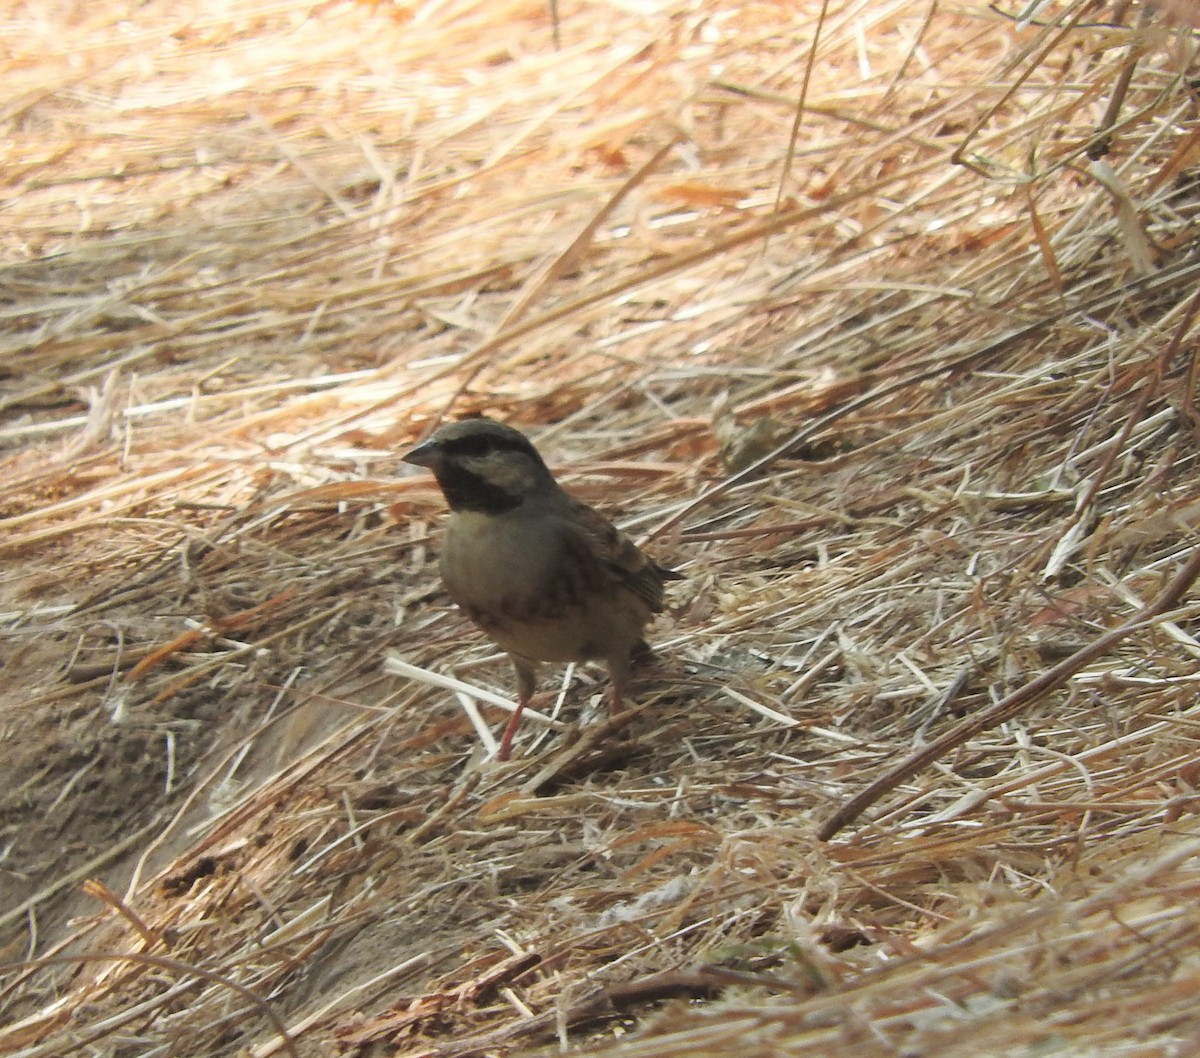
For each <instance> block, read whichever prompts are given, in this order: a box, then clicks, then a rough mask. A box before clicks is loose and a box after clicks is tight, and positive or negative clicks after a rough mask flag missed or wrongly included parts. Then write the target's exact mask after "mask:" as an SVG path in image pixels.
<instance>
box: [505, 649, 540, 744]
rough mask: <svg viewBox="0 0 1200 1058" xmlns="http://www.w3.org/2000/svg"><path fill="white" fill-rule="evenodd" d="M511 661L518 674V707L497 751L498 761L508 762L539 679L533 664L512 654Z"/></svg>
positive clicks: (510, 719)
mask: <svg viewBox="0 0 1200 1058" xmlns="http://www.w3.org/2000/svg"><path fill="white" fill-rule="evenodd" d="M509 659H510V660H511V661H512V663H513V668H514V669H515V670H516V673H517V707H516V709H514V710H513V715H512V716H510V717H509V718H508V723H507V724H505V725H504V734H503V735H501V736H500V748H499V749H498V750H497V751H496V759H497V760H508V758H509V755H510V754H511V753H512V740H513V735H515V734H516V733H517V727H518V726H519V725H520V723H521V714H522V713H523V712H525V706H527V705H528V704H529V699H530V698H532V697H533V689H534V687H535V685H536V679H537V677H536V666H535V664H534V663H533V662H527V661H525V660H524V659H523V658H520V659H518V658H516V657H514V656H513V655H512V654H509Z"/></svg>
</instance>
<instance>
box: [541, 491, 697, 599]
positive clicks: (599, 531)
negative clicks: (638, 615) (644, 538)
mask: <svg viewBox="0 0 1200 1058" xmlns="http://www.w3.org/2000/svg"><path fill="white" fill-rule="evenodd" d="M570 504H571V507H570V510H569V511H568V512H566V517H565V518H564V524H565V526H566V527H567V532H568V539H567V540H566V541H565V543H566V546H567V547H568V549H570V550H575V548H572V547H571V541H570V534H571V533H572V532H574V533H577V534H578V535H579V540H578V545H579V550H581V551H586V552H588V553H590V555H591V556H593V558H594V561H595V565H596V570H595V572H596V575H598V576H601V577H603V578H604V579H606V580H609V581H610V582H614V581H615V582H616V583H618V584H620V585H622V586H623V587H625V588H627V589H629V591H631V592H633V594H634V595H636V596H637V597H638V598H639V599H641V600H642V602H644V603H645V604H646V606H647V607H648V608H649V610H650V612H651V613H661V612H662V608H663V584H664V583H665V582H666V581H668V580H681V579H682V578H683V574H681V573H677V572H676V571H675V570H673V569H667V568H666V567H665V566H660V565H659V564H658V563H657V562H655V561H654V559H652V558H650V557H649V556H648V555H646V554H644V553H643V552H642V550H641V548H639V547H638V546H637V544H635V543H634V542H633V541H632V540H630V539H629V537H627V536H626V535H625V534H624V533H622V532H621V531H620V530H619V529H618V528H617V527H616V526H615V525H613V523H612V522H610V521H609V520H608V519H607V518H605V517H604V515H602V514H601V513H600V512H599V511H597V510H595V509H594V508H592V507H589V506H588V505H587V504H586V503H584V502H583V501H582V500H576V499H574V498H571V500H570Z"/></svg>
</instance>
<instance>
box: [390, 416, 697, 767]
mask: <svg viewBox="0 0 1200 1058" xmlns="http://www.w3.org/2000/svg"><path fill="white" fill-rule="evenodd" d="M403 459H404V460H405V462H408V463H412V464H414V465H416V466H419V467H425V468H427V469H429V470H431V471H433V475H434V477H435V478H436V479H437V483H438V486H439V487H440V488H441V491H442V495H443V496H444V497H445V499H446V504H447V506H448V507H449V508H450V515H449V518H448V519H447V522H446V528H445V534H444V537H443V540H442V545H441V555H440V559H439V566H440V569H441V575H442V582H443V584H444V585H445V588H446V591H447V593H448V594H449V596H450V598H451V599H452V600H453V601H454V602H455V603H457V604H458V606H459V608H460V609H461V610H462V611H463V612H464V613H465V614H466V615H467V617H469V618H470V620H471V621H472V622H473V623H474V624H475V625H477V626H478V627H479V628H480V629H481V630H482V631H483V632H484V633H485V634H486V635H487V636H488V637H489V638H490V639H491V640H492V641H493V642H494V643H495V644H496V645H497V646H499V647H500V648H501V649H502V650H503V651H504V652H505V653H506V654H508V657H509V659H510V661H511V662H512V666H513V669H514V670H515V672H516V683H517V706H516V709H515V711H514V712H513V714H512V716H511V718H510V719H509V721H508V724H507V726H506V727H505V728H504V733H503V735H502V736H501V738H500V746H499V749H498V751H497V754H496V758H497V760H500V761H506V760H508V759H509V755H510V753H511V750H512V740H513V736H514V735H515V734H516V731H517V727H518V725H519V724H520V721H521V714H522V712H523V711H524V710H525V707H526V706H527V705H528V704H529V700H530V698H532V697H533V693H534V690H535V688H536V686H537V670H538V666H539V665H540V664H541V663H543V662H566V661H594V660H599V661H603V662H604V663H605V664H606V665H607V668H608V673H609V679H610V682H611V689H610V699H609V706H610V711H611V713H612V715H614V716H615V715H617V714H618V713H620V711H621V706H622V702H623V699H624V695H625V688H626V685H627V682H628V679H629V674H630V670H631V667H632V663H633V661H634V659H635V658H638V657H640V656H642V655H643V654H650V653H651V651H650V647H649V646H648V645H647V643H646V640H645V638H644V635H643V633H644V631H645V628H646V625H647V624H649V622H650V620H651V619H652V618H653V616H654V615H655V614H657V613H661V612H662V610H663V604H664V585H665V584H666V582H667V581H672V580H681V579H683V574H681V573H679V572H678V571H676V570H673V569H668V568H667V567H666V566H663V565H660V564H659V563H658V562H656V561H655V560H654V559H653V558H650V557H649V556H648V555H646V554H644V553H643V552H642V550H641V549H640V548H639V547H638V546H637V545H636V544H635V543H634V542H633V541H632V540H631V539H630V538H629V537H628V536H626V535H625V534H624V533H622V532H621V531H620V530H619V529H617V527H616V526H615V525H613V523H612V522H611V521H609V519H608V518H606V517H605V516H604V515H603V514H601V513H600V512H599V511H597V510H596V509H595V508H593V507H590V506H588V504H586V503H584V502H583V501H582V500H579V499H576V498H575V497H574V496H572V495H571V494H570V493H568V492H567V491H566V490H564V489H563V488H562V487H561V486H560V485H559V484H558V482H557V481H556V480H555V478H554V475H553V474H552V473H551V472H550V470H549V468H548V467H547V466H546V464H545V462H544V460H543V459H542V457H541V456H540V455H539V454H538V451H537V449H536V448H535V447H534V446H533V444H532V443H531V442H530V440H529V438H528V437H526V436H525V435H524V434H523V433H521V432H520V431H519V430H517V429H514V428H513V427H511V426H507V425H505V424H504V423H501V422H498V421H496V420H493V419H488V418H472V419H464V420H461V421H459V422H453V423H449V424H447V425H445V426H442V427H440V428H439V429H438V430H436V431H435V432H434V433H433V435H432V436H431V437H429V439H428V440H426V441H425V442H424V443H422V444H419V445H418V446H417V447H416V448H414V449H413V450H412V451H410V452H408V453H407V454H406V455H405V456H403Z"/></svg>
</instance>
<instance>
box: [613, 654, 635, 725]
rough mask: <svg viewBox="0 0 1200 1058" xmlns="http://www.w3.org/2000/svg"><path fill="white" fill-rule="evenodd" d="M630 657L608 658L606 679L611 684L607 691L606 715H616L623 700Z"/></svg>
mask: <svg viewBox="0 0 1200 1058" xmlns="http://www.w3.org/2000/svg"><path fill="white" fill-rule="evenodd" d="M631 668H632V659H631V658H628V657H615V658H610V659H609V662H608V679H609V682H610V683H611V684H612V687H610V688H609V692H608V695H609V696H608V715H609V716H616V715H617V714H618V713H620V711H621V706H622V705H623V704H624V702H625V685H626V684H627V683H628V682H629V671H630V669H631Z"/></svg>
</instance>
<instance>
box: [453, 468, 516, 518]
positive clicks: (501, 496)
mask: <svg viewBox="0 0 1200 1058" xmlns="http://www.w3.org/2000/svg"><path fill="white" fill-rule="evenodd" d="M437 483H438V485H439V486H441V490H442V493H443V495H444V496H445V497H446V503H447V504H449V505H450V510H452V511H478V512H479V513H480V514H503V513H504V512H505V511H511V510H515V509H516V508H517V507H520V506H521V504H522V503H524V502H525V501H524V500H523V499H522V498H521V497H520V496H517V495H515V494H513V493H511V492H509V491H508V490H507V489H502V488H500V487H499V486H498V485H494V484H492V482H490V481H487V480H485V479H484V478H481V477H480V476H479V475H478V474H473V473H472V472H471V471H469V470H467V469H466V468H465V467H463V466H462V465H461V464H458V463H455V462H447V463H445V464H443V465H442V466H441V467H439V468H438V470H437Z"/></svg>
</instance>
